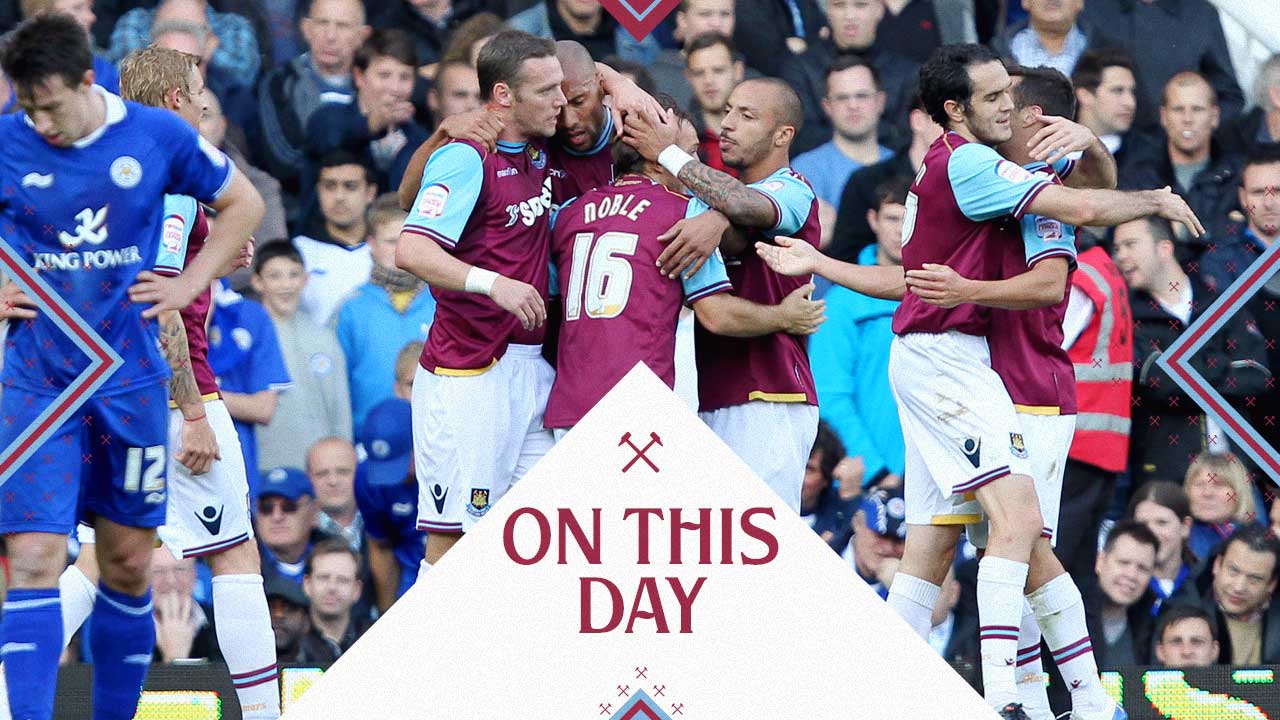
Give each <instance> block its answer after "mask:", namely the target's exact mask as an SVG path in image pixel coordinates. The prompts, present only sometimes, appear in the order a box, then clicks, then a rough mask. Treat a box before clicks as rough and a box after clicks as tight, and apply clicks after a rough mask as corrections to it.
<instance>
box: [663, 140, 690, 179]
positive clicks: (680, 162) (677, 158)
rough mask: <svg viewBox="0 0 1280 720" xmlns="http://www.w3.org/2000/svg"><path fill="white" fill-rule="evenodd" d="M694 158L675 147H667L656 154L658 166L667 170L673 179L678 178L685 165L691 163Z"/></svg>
mask: <svg viewBox="0 0 1280 720" xmlns="http://www.w3.org/2000/svg"><path fill="white" fill-rule="evenodd" d="M693 160H694V157H693V156H692V155H690V154H689V153H687V152H685V151H683V150H681V149H680V148H679V147H677V146H675V145H668V146H666V147H665V148H663V149H662V152H660V153H658V164H659V165H661V166H662V167H664V168H666V169H667V172H669V173H671V174H672V175H673V176H674V177H680V171H681V170H683V169H684V166H685V165H688V164H689V163H691V162H693Z"/></svg>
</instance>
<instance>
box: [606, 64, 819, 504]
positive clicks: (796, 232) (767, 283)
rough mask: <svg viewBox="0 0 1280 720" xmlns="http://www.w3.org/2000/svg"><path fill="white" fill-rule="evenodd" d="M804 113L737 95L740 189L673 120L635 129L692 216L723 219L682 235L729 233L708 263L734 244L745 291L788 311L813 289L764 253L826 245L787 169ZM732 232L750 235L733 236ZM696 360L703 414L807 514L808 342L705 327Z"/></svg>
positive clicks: (733, 144) (729, 157) (633, 136)
mask: <svg viewBox="0 0 1280 720" xmlns="http://www.w3.org/2000/svg"><path fill="white" fill-rule="evenodd" d="M799 104H800V101H799V99H798V98H797V97H796V94H795V91H794V90H792V89H791V87H790V86H789V85H787V84H786V83H783V82H781V81H779V80H773V79H756V80H748V81H746V82H744V83H742V84H741V85H739V86H738V87H737V88H735V89H734V91H733V93H732V94H731V95H730V96H729V103H728V112H727V114H726V115H725V118H724V121H723V122H722V123H721V126H720V148H721V157H722V158H723V159H724V162H725V163H726V164H727V165H729V166H730V167H733V168H735V169H737V170H738V171H739V177H741V178H742V180H741V181H739V180H737V179H735V178H733V177H731V176H729V175H728V174H726V173H723V172H721V171H719V170H715V169H713V168H711V167H708V166H707V165H704V164H703V163H701V162H699V161H698V160H696V159H694V158H693V156H692V155H691V154H689V153H688V152H686V151H685V150H683V149H682V148H680V147H679V146H678V145H677V142H678V138H679V125H678V124H677V123H676V122H675V116H674V114H668V115H667V116H665V117H664V118H663V119H662V121H661V122H657V123H654V122H650V121H649V119H648V118H647V117H645V116H643V115H636V116H628V117H627V121H626V134H625V136H624V138H625V141H626V142H628V143H630V144H631V145H632V146H633V147H635V148H636V150H637V151H639V152H640V154H641V155H643V156H644V157H645V159H647V160H653V161H656V162H659V163H660V164H661V165H662V166H663V167H665V168H667V170H668V171H669V172H671V174H673V175H675V176H676V177H677V178H678V179H679V181H680V182H681V183H682V184H683V185H684V187H686V188H687V189H688V190H689V192H690V193H691V194H692V195H693V197H694V199H693V200H692V201H691V203H690V204H691V205H694V206H695V207H697V209H698V210H703V209H707V208H710V209H712V210H714V211H715V212H691V213H690V215H691V217H690V219H688V220H681V221H680V222H679V223H677V227H678V228H681V229H682V230H683V231H684V232H688V230H689V228H690V227H699V226H704V227H705V225H706V224H709V225H711V226H712V227H716V228H718V230H717V231H716V232H713V233H710V234H709V235H708V237H711V238H712V239H713V240H712V244H711V246H710V247H702V248H701V250H700V254H701V256H702V257H704V258H706V257H710V256H711V255H712V254H713V252H714V249H715V243H716V242H718V241H720V240H721V238H722V236H724V240H723V242H721V243H720V248H721V249H722V250H723V252H724V255H725V264H726V265H727V269H728V274H729V280H730V281H731V282H732V283H733V287H734V289H735V291H736V292H737V294H738V296H739V297H742V298H744V299H746V300H750V301H752V302H755V303H759V304H762V305H773V304H777V303H779V302H782V300H783V299H784V298H786V297H787V296H788V295H790V294H791V293H792V292H794V291H795V290H797V289H799V288H801V287H803V286H804V285H805V284H806V283H807V282H808V281H807V279H805V278H798V277H787V276H783V275H779V274H778V273H775V272H774V271H772V270H770V269H769V267H768V266H767V265H765V263H764V261H763V260H761V259H760V258H759V257H758V256H757V255H756V253H755V251H754V248H753V244H754V242H755V241H756V240H769V239H771V238H772V237H774V236H775V235H791V236H796V237H800V238H802V239H803V240H804V241H806V242H809V243H812V244H813V245H814V246H815V247H816V246H817V244H818V234H819V228H818V202H817V199H816V197H815V196H814V194H813V189H812V188H810V187H809V183H808V182H807V181H806V180H805V179H804V178H802V177H801V176H799V175H798V174H796V173H795V172H793V171H792V170H791V168H790V167H789V166H788V162H789V159H788V158H789V152H790V147H791V141H792V139H793V138H794V137H795V134H796V130H797V128H798V126H799V123H800V107H799ZM744 183H745V184H744ZM726 218H727V219H726ZM730 222H732V223H733V225H734V226H736V227H737V228H740V229H741V231H740V232H729V233H726V232H725V231H727V230H728V229H729V223H730ZM674 229H675V228H673V230H674ZM668 250H669V249H668ZM664 254H666V251H664ZM659 259H662V258H659ZM696 269H697V268H689V270H694V271H696ZM681 270H682V271H683V270H684V269H683V268H681ZM686 274H687V273H686ZM672 277H674V274H672ZM694 350H695V354H696V357H697V363H698V405H699V414H700V415H701V416H702V418H703V420H704V421H705V422H706V423H707V424H708V425H709V426H710V427H711V429H712V430H714V431H715V433H716V434H717V435H718V436H720V438H721V439H722V440H724V441H725V443H726V444H727V445H728V446H729V447H730V448H732V449H733V451H734V452H736V453H737V454H738V456H739V457H741V458H742V459H743V460H745V461H746V463H747V465H749V466H750V467H751V468H752V469H753V470H755V472H756V474H758V475H759V476H760V477H761V478H763V479H764V480H765V482H767V483H768V484H769V486H770V487H772V488H773V489H774V491H775V492H777V493H778V495H779V497H781V498H782V500H783V501H784V502H786V503H787V505H788V506H789V507H791V509H793V510H795V511H796V512H797V513H799V512H800V487H801V485H802V484H803V483H804V473H805V466H806V464H807V463H808V460H809V451H810V450H811V449H812V448H813V441H814V438H815V437H817V434H818V405H817V403H818V396H817V393H816V392H815V390H814V387H813V375H812V373H811V372H810V371H809V356H808V353H807V351H806V347H805V339H804V338H803V337H800V336H796V335H790V334H787V333H782V332H775V333H771V334H768V335H764V336H761V337H751V338H738V337H726V336H723V335H715V334H713V333H711V332H709V331H708V330H707V328H706V327H699V328H698V333H697V342H696V343H695V347H694Z"/></svg>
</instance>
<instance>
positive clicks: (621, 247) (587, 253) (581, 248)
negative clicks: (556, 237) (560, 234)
mask: <svg viewBox="0 0 1280 720" xmlns="http://www.w3.org/2000/svg"><path fill="white" fill-rule="evenodd" d="M639 241H640V236H638V235H636V234H635V233H624V232H607V233H604V234H603V235H601V236H600V237H595V236H594V235H592V234H591V233H578V234H577V235H575V236H574V238H573V261H572V263H573V272H572V273H571V274H570V275H569V289H568V291H567V292H566V293H565V299H564V317H565V320H566V321H571V320H577V319H578V318H579V317H581V316H582V311H583V305H586V312H587V317H589V318H596V319H608V318H614V317H617V316H619V315H621V314H622V311H623V309H624V308H626V307H627V300H629V299H630V297H631V277H632V270H631V263H630V261H628V260H627V258H629V257H631V256H632V255H634V254H635V252H636V244H637V243H638V242H639ZM584 295H585V297H584Z"/></svg>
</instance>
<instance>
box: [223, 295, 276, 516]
mask: <svg viewBox="0 0 1280 720" xmlns="http://www.w3.org/2000/svg"><path fill="white" fill-rule="evenodd" d="M209 366H210V367H211V368H213V373H214V375H215V376H216V377H217V380H218V388H219V390H220V391H221V392H222V400H223V402H224V403H226V405H227V412H229V413H231V418H232V419H233V420H234V421H235V426H236V434H237V435H238V436H239V438H240V449H241V450H242V451H243V452H244V470H245V476H246V479H247V480H248V483H249V493H250V495H253V494H255V493H256V492H257V490H258V441H257V434H256V432H255V426H258V425H266V424H268V423H270V422H271V419H272V418H273V417H274V416H275V413H276V406H277V404H278V403H279V400H280V397H279V396H280V393H281V392H283V391H285V390H288V389H289V387H290V386H291V385H292V381H291V380H290V379H289V371H288V370H287V369H286V368H285V364H284V356H283V355H282V354H281V352H280V342H279V340H278V339H277V338H276V329H275V327H274V326H273V325H272V323H271V316H270V315H268V314H267V311H266V309H265V308H263V307H262V305H259V304H258V303H256V302H254V301H253V300H249V299H247V298H245V297H244V296H242V295H240V294H239V293H237V292H235V291H233V290H229V289H226V288H223V287H221V286H220V284H219V283H215V284H214V291H213V310H212V312H210V313H209Z"/></svg>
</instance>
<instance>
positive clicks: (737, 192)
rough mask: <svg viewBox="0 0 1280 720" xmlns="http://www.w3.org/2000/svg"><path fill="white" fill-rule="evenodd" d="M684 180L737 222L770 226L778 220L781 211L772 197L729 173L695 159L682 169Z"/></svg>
mask: <svg viewBox="0 0 1280 720" xmlns="http://www.w3.org/2000/svg"><path fill="white" fill-rule="evenodd" d="M680 182H682V183H684V185H685V187H687V188H689V192H691V193H693V194H694V195H695V196H697V197H698V199H700V200H702V201H703V202H705V203H706V204H708V205H710V206H711V207H713V208H715V209H716V210H719V211H720V212H722V213H724V214H725V217H727V218H729V220H730V222H732V223H733V224H735V225H743V226H746V227H757V228H768V227H773V225H774V223H776V222H778V215H777V212H778V211H777V210H776V209H774V207H773V203H772V202H770V201H769V198H767V197H765V196H764V194H763V193H759V192H756V191H755V190H752V189H751V188H749V187H747V186H746V185H744V184H742V183H741V182H740V181H739V180H738V179H737V178H735V177H733V176H732V175H729V174H728V173H724V172H720V171H719V170H716V169H715V168H712V167H709V166H707V165H704V164H702V163H700V162H698V161H696V160H695V161H693V162H691V163H688V164H687V165H685V166H684V167H683V168H681V170H680Z"/></svg>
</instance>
